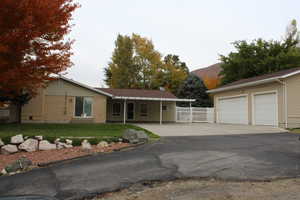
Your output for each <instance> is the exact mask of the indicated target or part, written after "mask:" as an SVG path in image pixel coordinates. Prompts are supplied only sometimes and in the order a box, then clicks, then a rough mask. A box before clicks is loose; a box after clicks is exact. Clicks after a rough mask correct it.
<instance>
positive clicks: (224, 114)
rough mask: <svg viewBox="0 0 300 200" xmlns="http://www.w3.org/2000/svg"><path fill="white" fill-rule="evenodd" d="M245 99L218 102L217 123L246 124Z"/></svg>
mask: <svg viewBox="0 0 300 200" xmlns="http://www.w3.org/2000/svg"><path fill="white" fill-rule="evenodd" d="M247 102H248V101H247V97H245V96H243V97H235V98H226V99H220V100H219V112H218V113H219V116H218V117H219V120H218V122H219V123H229V124H248V104H247Z"/></svg>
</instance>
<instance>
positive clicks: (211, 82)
mask: <svg viewBox="0 0 300 200" xmlns="http://www.w3.org/2000/svg"><path fill="white" fill-rule="evenodd" d="M203 82H204V84H205V86H206V88H207V89H209V90H212V89H215V88H217V87H218V86H219V85H220V83H221V79H220V78H216V77H209V76H204V77H203Z"/></svg>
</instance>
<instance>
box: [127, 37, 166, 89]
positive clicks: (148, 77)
mask: <svg viewBox="0 0 300 200" xmlns="http://www.w3.org/2000/svg"><path fill="white" fill-rule="evenodd" d="M132 42H133V46H134V50H135V55H134V63H135V65H136V66H137V67H138V70H139V73H138V74H139V76H138V77H139V78H138V80H139V82H140V83H139V88H145V89H153V88H155V87H156V86H157V85H155V75H156V73H157V72H158V71H159V69H160V68H161V66H162V62H161V54H160V53H159V52H158V51H157V50H155V48H154V45H153V42H152V41H151V40H148V39H147V38H145V37H141V36H140V35H137V34H132Z"/></svg>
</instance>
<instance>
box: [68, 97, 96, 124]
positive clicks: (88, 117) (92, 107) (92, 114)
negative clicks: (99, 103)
mask: <svg viewBox="0 0 300 200" xmlns="http://www.w3.org/2000/svg"><path fill="white" fill-rule="evenodd" d="M76 97H83V99H84V98H90V99H91V100H92V105H91V116H86V117H83V116H76ZM83 102H84V100H83ZM82 106H83V108H84V103H83V105H82ZM93 111H94V101H93V97H91V96H75V97H74V113H73V117H74V118H77V119H91V118H94V112H93Z"/></svg>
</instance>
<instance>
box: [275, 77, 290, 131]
mask: <svg viewBox="0 0 300 200" xmlns="http://www.w3.org/2000/svg"><path fill="white" fill-rule="evenodd" d="M277 81H278V82H279V83H281V84H282V85H283V91H284V97H283V98H284V111H285V114H284V115H285V128H286V129H287V128H288V104H287V100H288V97H287V83H286V82H284V81H282V80H280V79H277Z"/></svg>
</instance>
